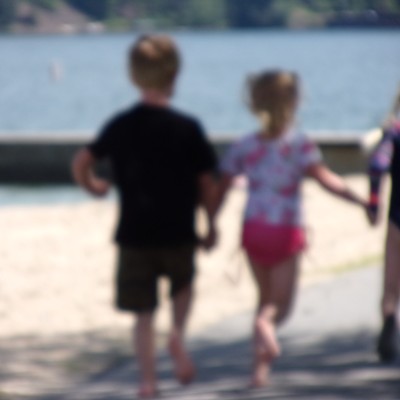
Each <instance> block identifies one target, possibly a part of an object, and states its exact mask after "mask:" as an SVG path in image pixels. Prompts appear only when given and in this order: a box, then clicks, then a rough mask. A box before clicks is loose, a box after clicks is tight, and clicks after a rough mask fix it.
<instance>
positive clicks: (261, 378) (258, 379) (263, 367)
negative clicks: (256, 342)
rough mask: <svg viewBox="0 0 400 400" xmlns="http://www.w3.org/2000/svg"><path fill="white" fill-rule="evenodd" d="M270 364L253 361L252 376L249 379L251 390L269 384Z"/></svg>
mask: <svg viewBox="0 0 400 400" xmlns="http://www.w3.org/2000/svg"><path fill="white" fill-rule="evenodd" d="M269 372H270V363H269V362H268V361H266V360H265V359H257V358H256V360H255V364H254V370H253V376H252V377H251V381H250V387H251V388H262V387H265V386H267V385H268V384H269Z"/></svg>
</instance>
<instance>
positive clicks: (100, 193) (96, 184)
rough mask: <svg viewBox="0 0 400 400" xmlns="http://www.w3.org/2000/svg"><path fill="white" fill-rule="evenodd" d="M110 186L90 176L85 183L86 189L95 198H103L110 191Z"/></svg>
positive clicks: (100, 179) (103, 180)
mask: <svg viewBox="0 0 400 400" xmlns="http://www.w3.org/2000/svg"><path fill="white" fill-rule="evenodd" d="M110 187H111V184H110V182H108V181H107V180H105V179H102V178H98V177H96V176H91V178H90V180H89V181H88V182H87V186H86V189H87V190H88V191H89V192H90V193H91V194H93V195H94V196H97V197H104V196H105V195H106V194H107V193H108V191H109V190H110Z"/></svg>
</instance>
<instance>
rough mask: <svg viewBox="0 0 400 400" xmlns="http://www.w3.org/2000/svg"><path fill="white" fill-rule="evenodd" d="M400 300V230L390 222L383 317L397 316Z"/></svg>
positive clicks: (387, 239) (387, 240)
mask: <svg viewBox="0 0 400 400" xmlns="http://www.w3.org/2000/svg"><path fill="white" fill-rule="evenodd" d="M399 299H400V230H399V229H398V228H397V227H396V226H395V225H394V224H393V223H392V222H389V225H388V233H387V238H386V250H385V273H384V284H383V298H382V316H383V317H384V318H385V317H386V316H389V315H395V314H396V313H397V309H398V306H399Z"/></svg>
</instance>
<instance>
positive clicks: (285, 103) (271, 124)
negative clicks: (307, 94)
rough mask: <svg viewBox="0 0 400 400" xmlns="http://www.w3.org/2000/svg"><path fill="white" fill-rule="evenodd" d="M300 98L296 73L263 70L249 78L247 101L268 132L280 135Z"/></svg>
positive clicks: (288, 123) (293, 114)
mask: <svg viewBox="0 0 400 400" xmlns="http://www.w3.org/2000/svg"><path fill="white" fill-rule="evenodd" d="M298 98H299V84H298V77H297V75H296V74H294V73H291V72H286V71H280V70H271V71H265V72H262V73H260V74H258V75H254V76H251V77H250V78H249V80H248V103H249V106H250V109H251V110H252V111H253V112H254V113H255V114H256V115H257V116H258V117H259V118H260V120H261V122H262V125H263V128H264V129H265V131H266V132H267V133H268V134H269V135H270V136H279V135H280V134H282V133H283V132H284V130H285V129H286V128H287V127H288V126H289V125H290V124H291V123H292V122H293V119H294V116H295V112H296V108H297V103H298Z"/></svg>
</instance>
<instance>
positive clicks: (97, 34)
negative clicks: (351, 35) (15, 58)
mask: <svg viewBox="0 0 400 400" xmlns="http://www.w3.org/2000/svg"><path fill="white" fill-rule="evenodd" d="M399 30H400V25H393V26H357V25H355V26H324V27H312V26H310V27H302V28H290V27H283V26H282V27H278V26H266V27H245V28H216V27H202V28H193V27H190V28H188V27H173V28H164V29H156V28H154V29H149V30H145V29H120V30H118V29H105V30H103V31H101V32H89V31H85V30H82V31H80V30H78V31H76V32H60V31H52V32H41V31H40V30H26V31H19V32H12V31H0V37H11V36H14V37H26V36H38V37H43V36H56V37H64V36H65V37H75V36H76V37H79V36H86V37H88V36H93V37H101V36H108V35H119V34H130V33H131V34H136V35H140V34H146V33H156V32H159V33H161V32H164V33H172V34H174V33H207V32H240V33H244V32H263V31H264V32H274V31H276V32H291V33H293V32H296V33H303V32H304V33H314V32H350V31H355V32H363V31H364V32H388V31H396V32H397V31H399Z"/></svg>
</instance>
